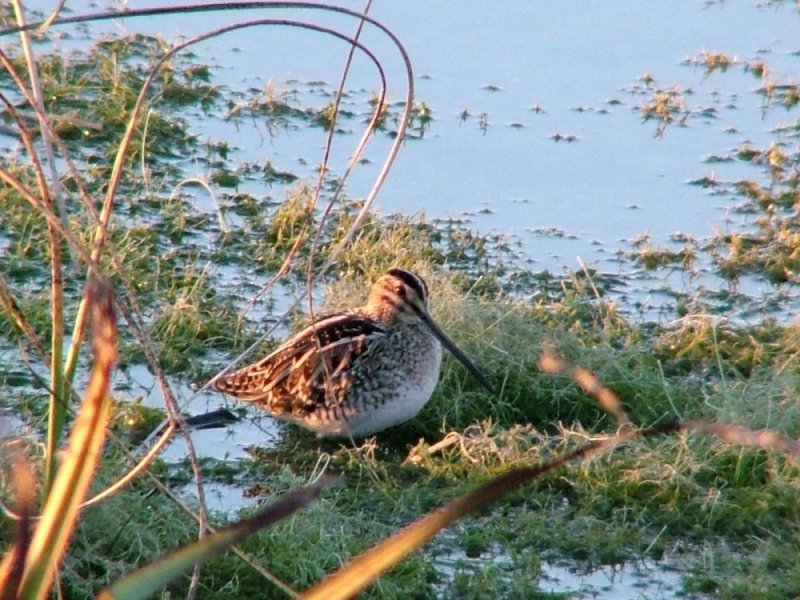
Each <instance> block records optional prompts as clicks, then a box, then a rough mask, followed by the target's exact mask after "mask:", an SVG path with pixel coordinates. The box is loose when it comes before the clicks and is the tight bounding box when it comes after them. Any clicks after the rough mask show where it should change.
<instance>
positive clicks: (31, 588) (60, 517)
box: [20, 284, 117, 599]
mask: <svg viewBox="0 0 800 600" xmlns="http://www.w3.org/2000/svg"><path fill="white" fill-rule="evenodd" d="M90 295H91V305H92V309H93V310H92V312H93V337H94V352H95V362H94V367H93V368H92V376H91V379H90V380H89V384H88V387H87V389H86V394H85V395H84V400H83V403H82V404H81V408H80V411H79V412H78V415H77V418H76V420H75V424H74V426H73V427H72V431H71V433H70V439H69V443H68V445H67V449H66V452H65V453H64V457H63V460H62V463H61V465H60V467H59V469H58V471H57V473H56V476H55V479H54V480H53V487H52V490H51V493H50V495H49V497H48V501H47V503H46V504H45V507H44V511H43V513H42V516H41V519H40V521H39V524H38V526H37V527H36V531H35V532H34V534H33V537H32V539H31V544H30V547H29V549H28V554H27V556H26V559H25V572H24V575H23V579H22V585H21V588H20V597H21V598H30V599H35V598H45V597H46V596H47V594H48V593H49V588H50V585H51V581H52V578H53V576H54V575H55V573H56V569H57V567H58V564H59V562H60V560H61V557H62V556H63V554H64V551H65V549H66V547H67V542H68V540H69V536H70V535H71V533H72V530H73V528H74V525H75V522H76V520H77V518H78V511H79V508H80V504H81V502H82V500H83V498H84V497H85V496H86V492H87V490H88V488H89V484H90V483H91V480H92V475H93V473H94V471H95V467H96V465H97V462H98V460H99V458H100V454H101V447H102V444H103V440H104V439H105V431H106V425H107V424H108V419H109V415H110V409H111V401H110V398H109V397H108V394H107V392H108V383H109V380H110V376H111V370H112V368H113V366H114V363H115V361H116V358H117V350H116V341H117V328H116V322H115V319H114V310H113V300H112V295H111V291H110V286H108V284H96V285H94V286H93V287H92V288H91V290H90Z"/></svg>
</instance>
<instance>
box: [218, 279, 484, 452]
mask: <svg viewBox="0 0 800 600" xmlns="http://www.w3.org/2000/svg"><path fill="white" fill-rule="evenodd" d="M442 346H444V347H445V348H447V349H448V350H449V351H450V352H451V353H452V354H453V355H454V356H455V357H456V358H457V359H458V360H459V361H461V362H462V363H463V364H464V366H465V367H466V368H467V369H468V370H469V371H470V372H471V373H472V374H473V375H474V376H475V377H477V378H478V380H479V381H480V382H481V383H482V384H483V385H484V386H485V387H486V388H487V389H488V390H490V391H493V388H492V385H491V383H489V381H488V380H487V379H486V377H485V376H484V375H483V374H482V373H481V372H480V371H479V370H478V369H477V367H475V365H474V364H473V363H472V362H471V361H470V360H469V358H467V356H466V355H465V354H464V353H463V352H462V351H461V350H460V349H459V348H458V347H457V346H456V345H455V344H454V343H453V341H452V340H450V338H449V337H447V335H446V334H445V333H444V331H442V330H441V328H440V327H439V326H438V325H436V323H435V322H434V321H433V319H432V318H431V316H430V313H429V312H428V286H427V284H426V283H425V281H424V280H423V279H422V278H421V277H420V276H419V275H416V274H414V273H412V272H411V271H407V270H405V269H400V268H394V269H390V270H389V271H388V272H387V273H386V275H384V276H383V277H381V278H380V279H379V280H378V281H377V282H376V283H375V284H373V286H372V290H371V291H370V295H369V300H368V301H367V304H366V305H365V306H362V307H360V308H357V309H355V310H352V311H348V312H343V313H337V314H332V315H328V316H326V317H322V318H320V319H319V320H317V321H316V322H314V323H313V324H311V325H309V326H308V327H306V328H305V329H303V330H302V331H300V332H299V333H297V334H296V335H294V336H293V337H291V338H289V339H288V340H287V341H285V342H284V343H283V344H281V346H280V347H278V349H277V350H275V351H274V352H273V353H272V354H270V355H269V356H267V357H266V358H263V359H261V360H260V361H258V362H256V363H253V364H251V365H248V366H246V367H244V368H242V369H239V370H238V371H235V372H234V373H231V374H229V375H225V376H222V377H220V378H219V379H217V380H216V381H215V382H214V384H213V385H214V387H215V389H217V390H218V391H220V392H224V393H226V394H230V395H231V396H234V397H236V398H239V399H240V400H245V401H247V402H252V403H254V404H256V405H257V406H259V407H260V408H262V409H264V410H266V411H267V412H268V413H269V414H270V415H271V416H273V417H275V418H277V419H282V420H284V421H289V422H291V423H295V424H297V425H301V426H303V427H305V428H307V429H310V430H312V431H314V432H316V433H318V434H319V435H322V436H332V437H347V436H353V437H363V436H366V435H370V434H373V433H376V432H378V431H381V430H383V429H386V428H387V427H391V426H393V425H397V424H399V423H402V422H404V421H407V420H409V419H411V418H412V417H414V416H415V415H416V414H417V413H418V412H419V411H420V409H422V407H423V406H425V404H426V403H427V402H428V400H429V399H430V397H431V394H433V389H434V388H435V387H436V382H437V381H438V380H439V369H440V367H441V363H442Z"/></svg>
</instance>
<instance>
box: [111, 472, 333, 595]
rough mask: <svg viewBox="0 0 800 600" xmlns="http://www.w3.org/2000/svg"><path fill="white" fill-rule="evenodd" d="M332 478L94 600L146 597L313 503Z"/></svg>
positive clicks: (121, 582)
mask: <svg viewBox="0 0 800 600" xmlns="http://www.w3.org/2000/svg"><path fill="white" fill-rule="evenodd" d="M331 481H332V479H330V478H325V479H322V480H320V481H318V482H317V483H315V484H313V485H310V486H308V487H304V488H300V489H296V490H293V491H292V492H290V493H288V494H286V495H285V496H283V497H281V498H280V499H279V500H277V501H276V502H273V503H272V504H270V505H269V506H268V507H266V508H265V509H263V510H261V511H260V512H258V513H257V514H255V515H254V516H252V517H250V518H248V519H245V520H243V521H239V522H238V523H234V524H233V525H230V526H229V527H226V528H225V529H221V530H219V531H217V532H216V533H213V534H211V535H209V536H207V537H204V538H202V539H200V540H198V541H196V542H193V543H191V544H187V545H185V546H183V547H182V548H179V549H178V550H175V551H174V552H172V553H170V554H168V555H166V556H164V557H163V558H161V559H159V560H157V561H155V562H153V563H150V564H149V565H147V566H146V567H143V568H142V569H139V570H138V571H135V572H133V573H131V574H129V575H126V576H125V577H122V578H120V579H119V580H117V581H116V582H114V583H113V584H112V585H111V586H109V587H108V588H106V589H104V590H103V591H101V592H100V594H99V595H98V600H112V599H118V600H136V599H138V598H148V597H150V596H152V595H153V594H154V593H156V592H157V591H158V590H160V589H161V588H163V587H164V586H165V585H167V584H168V583H169V582H170V581H172V580H173V579H175V578H176V577H178V576H179V575H181V574H182V573H185V572H186V571H188V570H189V569H191V568H192V567H193V566H194V565H196V564H201V563H204V562H207V561H209V560H211V559H212V558H214V557H215V556H217V555H219V554H221V553H222V552H224V551H225V550H227V549H228V548H230V547H231V546H233V545H234V544H236V543H238V542H240V541H242V540H244V539H246V538H247V537H249V536H251V535H253V534H254V533H256V532H257V531H259V530H260V529H263V528H264V527H268V526H270V525H272V524H273V523H276V522H277V521H280V520H281V519H284V518H286V517H288V516H289V515H291V514H292V513H294V512H295V511H297V510H299V509H301V508H302V507H304V506H305V505H306V504H308V503H309V502H311V501H312V500H314V499H315V498H316V497H317V496H319V494H320V493H321V492H322V490H323V489H325V487H327V486H328V485H329V484H330V483H331Z"/></svg>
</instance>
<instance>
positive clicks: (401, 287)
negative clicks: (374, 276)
mask: <svg viewBox="0 0 800 600" xmlns="http://www.w3.org/2000/svg"><path fill="white" fill-rule="evenodd" d="M394 293H395V294H397V295H398V296H400V297H401V298H405V297H406V286H404V285H398V286H397V287H396V288H394Z"/></svg>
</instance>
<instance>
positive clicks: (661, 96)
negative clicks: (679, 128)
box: [639, 86, 689, 136]
mask: <svg viewBox="0 0 800 600" xmlns="http://www.w3.org/2000/svg"><path fill="white" fill-rule="evenodd" d="M639 111H640V112H641V113H642V117H643V118H644V120H645V121H649V120H651V119H655V120H656V121H657V122H658V124H657V126H656V136H661V135H663V134H664V131H665V130H666V128H667V127H668V126H669V125H672V124H673V123H678V124H681V125H683V124H685V123H686V119H687V117H688V115H689V107H688V104H687V102H686V98H685V92H684V91H683V90H681V89H680V88H679V87H677V86H675V87H673V88H672V89H667V90H659V89H657V90H656V91H655V93H654V94H653V95H652V96H651V98H650V100H649V101H647V102H645V103H643V104H641V105H640V106H639Z"/></svg>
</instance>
